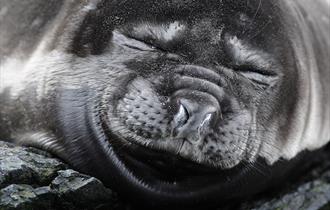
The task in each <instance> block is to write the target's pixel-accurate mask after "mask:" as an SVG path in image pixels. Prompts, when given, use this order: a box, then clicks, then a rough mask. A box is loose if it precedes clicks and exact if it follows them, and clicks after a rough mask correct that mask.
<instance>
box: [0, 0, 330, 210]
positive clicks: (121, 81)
mask: <svg viewBox="0 0 330 210" xmlns="http://www.w3.org/2000/svg"><path fill="white" fill-rule="evenodd" d="M328 11H329V4H328V3H327V1H323V0H318V1H313V2H311V1H307V0H303V1H301V0H299V1H298V0H294V1H289V2H288V1H284V0H272V1H257V0H251V1H243V0H240V1H229V0H223V1H219V0H210V1H202V0H197V1H193V0H185V1H175V0H171V1H160V0H155V1H131V0H127V1H116V0H113V1H110V0H108V1H107V0H89V1H65V0H62V1H59V0H56V1H55V0H50V1H47V2H45V1H42V0H26V1H19V0H0V62H1V63H0V138H1V139H8V140H10V141H12V142H15V143H17V144H21V145H26V146H34V147H37V148H41V149H43V150H46V151H49V152H51V153H53V154H54V155H56V156H58V157H59V158H61V159H63V160H64V161H66V162H68V163H69V164H71V165H72V167H74V168H76V169H77V170H79V171H82V172H85V173H88V174H91V175H93V176H96V177H97V178H99V179H101V180H102V181H103V182H104V183H105V184H106V185H109V186H110V187H112V188H113V189H115V190H117V191H118V192H119V193H120V194H121V195H123V196H124V197H127V199H129V200H130V201H133V202H137V203H140V204H142V205H149V206H162V207H165V206H174V205H175V206H194V205H196V204H198V205H206V204H207V205H214V204H215V203H217V202H220V201H224V200H228V199H232V198H238V197H246V196H251V195H252V194H255V193H257V192H260V191H262V190H264V189H267V188H268V187H270V186H271V185H274V184H276V183H281V182H283V180H285V179H287V178H288V177H290V176H291V173H292V171H293V170H296V168H297V166H299V165H301V161H303V160H305V159H304V157H306V156H305V155H304V154H305V151H314V150H316V149H319V148H321V147H323V146H324V145H325V144H326V143H327V142H328V141H329V140H330V132H329V127H330V108H329V107H330V64H329V52H330V41H329V38H328V33H329V30H330V23H329V21H330V17H329V12H328ZM128 197H129V198H128Z"/></svg>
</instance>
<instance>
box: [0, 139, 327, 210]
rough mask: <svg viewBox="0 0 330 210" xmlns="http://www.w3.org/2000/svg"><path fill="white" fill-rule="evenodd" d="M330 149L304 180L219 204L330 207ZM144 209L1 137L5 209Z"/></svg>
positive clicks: (1, 205)
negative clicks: (269, 192)
mask: <svg viewBox="0 0 330 210" xmlns="http://www.w3.org/2000/svg"><path fill="white" fill-rule="evenodd" d="M329 160H330V153H329V149H328V150H326V151H325V152H324V154H323V153H322V154H320V157H319V160H318V161H316V162H315V164H314V167H313V168H312V170H310V171H309V172H308V173H306V174H304V176H302V177H301V178H300V179H298V180H295V181H294V182H291V183H290V184H288V185H286V186H285V187H283V188H284V189H282V190H280V191H278V192H276V193H272V194H271V195H268V196H267V195H266V196H264V195H258V196H256V197H255V198H253V199H252V200H250V201H248V202H242V203H241V204H236V203H235V206H224V207H220V208H216V209H226V210H232V209H239V210H246V209H253V210H273V209H274V210H295V209H299V210H300V209H301V210H326V209H330V161H329ZM9 209H24V210H30V209H31V210H38V209H47V210H48V209H49V210H58V209H68V210H69V209H70V210H78V209H98V210H99V209H116V210H119V209H132V210H134V209H138V208H134V207H132V206H130V205H129V204H123V203H122V202H121V201H120V199H118V198H117V196H116V193H114V192H113V191H112V190H111V189H108V188H106V187H105V186H104V185H103V184H102V183H101V182H100V181H99V180H98V179H96V178H93V177H90V176H88V175H84V174H81V173H79V172H77V171H74V170H72V169H69V167H68V166H67V165H66V164H64V163H62V162H61V161H60V160H58V159H56V158H53V157H52V156H51V155H50V154H48V153H47V152H44V151H40V150H38V149H33V148H25V147H19V146H14V145H12V144H9V143H4V142H0V210H9Z"/></svg>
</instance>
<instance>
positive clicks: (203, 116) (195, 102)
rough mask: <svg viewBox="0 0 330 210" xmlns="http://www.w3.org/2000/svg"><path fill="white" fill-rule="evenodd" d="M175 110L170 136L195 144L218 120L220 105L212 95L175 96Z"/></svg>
mask: <svg viewBox="0 0 330 210" xmlns="http://www.w3.org/2000/svg"><path fill="white" fill-rule="evenodd" d="M176 103H177V104H176V105H177V106H176V107H177V109H176V110H177V111H176V113H175V114H174V117H173V120H172V124H171V127H172V132H171V136H172V138H174V139H185V140H187V141H189V142H190V143H192V144H196V143H198V142H200V141H201V140H203V139H204V137H205V135H206V134H208V133H209V131H210V130H212V129H213V128H214V126H215V124H216V123H217V121H218V118H219V114H220V107H219V104H218V102H217V101H216V100H215V99H214V98H213V97H212V96H209V95H207V96H204V95H200V94H199V95H195V97H178V98H176Z"/></svg>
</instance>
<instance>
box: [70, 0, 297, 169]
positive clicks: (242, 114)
mask: <svg viewBox="0 0 330 210" xmlns="http://www.w3.org/2000/svg"><path fill="white" fill-rule="evenodd" d="M109 4H111V3H109ZM173 4H174V3H173ZM124 5H126V4H124ZM102 6H103V7H104V8H116V10H115V9H113V10H112V9H111V11H108V10H107V9H104V10H103V12H104V13H105V14H110V17H109V16H107V17H106V18H105V20H106V21H108V22H112V23H113V25H108V26H107V27H111V28H112V29H111V32H109V31H108V30H106V32H105V33H111V38H109V43H107V47H106V48H105V49H103V52H102V54H107V56H108V61H107V62H109V63H110V67H109V68H110V69H109V71H114V69H115V71H118V72H120V74H119V73H118V74H117V75H114V77H116V82H115V87H113V86H112V85H113V84H110V86H111V88H110V89H111V91H110V92H107V96H106V97H104V101H103V105H104V106H103V107H105V108H104V109H103V110H102V111H103V113H102V116H103V117H102V118H103V121H104V122H105V123H104V124H103V126H104V128H103V129H105V130H107V132H108V133H107V134H108V135H110V136H111V137H110V143H111V144H119V145H125V146H126V147H127V148H128V150H130V153H133V156H135V155H136V153H139V152H138V151H140V150H146V151H158V152H159V153H160V154H162V155H164V156H165V157H166V158H165V159H158V158H155V159H154V160H150V159H153V157H148V156H147V157H144V158H145V159H147V160H148V161H147V162H148V163H147V164H149V163H150V164H152V165H155V166H157V167H158V166H159V167H163V166H168V165H171V166H174V167H175V168H178V169H179V168H180V169H181V168H182V166H180V165H178V166H176V163H177V159H184V160H188V161H190V162H192V163H194V164H196V165H201V166H207V167H211V168H215V169H229V168H233V167H234V166H236V165H238V164H239V163H240V162H242V161H246V162H253V161H254V160H255V159H256V157H257V156H258V152H260V150H261V148H262V146H263V144H265V145H266V147H268V148H269V147H270V148H272V150H269V151H268V152H270V153H272V152H277V151H275V150H276V145H277V143H275V142H272V141H273V140H274V139H275V138H278V136H276V137H273V136H272V134H273V131H272V130H270V129H268V128H270V127H273V126H268V125H267V123H273V122H271V119H273V118H274V115H281V113H283V114H285V115H286V114H287V113H286V111H287V110H285V109H288V108H289V107H290V103H291V102H292V101H294V100H293V99H291V98H294V96H290V98H288V96H287V95H286V94H283V93H285V90H283V89H281V88H284V87H283V86H284V85H283V83H285V80H288V81H290V83H291V85H292V89H294V86H295V80H294V78H293V75H294V72H293V70H292V69H285V70H284V69H283V68H282V66H283V64H285V65H286V66H287V62H288V59H287V55H289V53H290V52H288V51H289V50H288V49H287V48H285V47H283V48H281V47H280V46H284V45H283V42H286V41H287V40H285V39H284V38H283V34H281V30H280V29H279V23H278V22H277V21H276V20H278V17H277V16H276V15H275V14H274V12H275V10H276V7H275V6H274V5H269V4H267V5H264V8H263V7H261V5H259V7H257V6H258V5H248V6H246V5H245V3H244V4H242V5H239V4H237V3H229V2H227V3H222V4H221V3H216V2H214V3H212V4H207V5H202V3H196V5H194V4H192V5H190V6H188V8H187V7H183V8H182V9H181V8H180V7H179V6H175V9H176V10H177V11H175V10H174V11H172V10H173V6H174V5H171V4H170V5H168V6H164V5H163V4H160V5H158V4H157V3H150V2H149V3H146V5H143V4H142V3H139V4H138V5H135V4H134V3H127V5H126V6H122V5H121V6H120V8H117V7H116V5H108V4H104V5H102ZM153 6H154V7H155V8H157V9H155V10H151V11H148V14H144V8H146V7H153ZM210 6H211V7H210ZM127 8H128V9H127ZM132 8H138V10H137V11H135V12H134V16H136V17H138V18H135V19H132V17H127V14H129V12H130V9H132ZM200 8H203V10H202V11H201V10H200ZM244 8H245V9H244ZM113 13H115V14H114V15H113ZM122 14H125V15H122ZM98 18H102V17H98ZM103 18H104V17H103ZM115 18H116V19H115ZM102 21H104V20H99V19H98V23H97V25H101V24H100V23H104V22H102ZM116 21H117V22H119V23H117V24H115V22H116ZM93 23H94V24H95V22H93ZM103 27H104V26H103ZM103 31H104V28H103V30H102V28H101V29H100V28H98V30H97V33H103ZM90 33H91V32H90ZM82 37H83V36H82ZM101 37H103V36H101ZM80 42H84V41H83V40H79V39H78V40H77V41H76V42H75V44H76V46H79V43H80ZM89 44H90V46H89V47H90V48H86V47H85V48H84V47H81V48H78V49H74V50H76V52H77V53H80V54H83V53H84V52H86V51H88V52H91V51H92V52H93V51H95V50H93V42H90V43H89ZM85 46H86V45H85ZM96 46H98V45H96ZM94 47H95V46H94ZM95 59H97V58H95ZM96 62H97V61H96ZM111 66H113V69H111ZM285 88H288V87H287V86H285ZM108 89H109V88H108ZM114 89H115V90H114ZM292 89H290V90H291V91H292ZM105 92H106V91H105ZM280 92H281V93H282V94H279V93H280ZM288 104H289V105H288ZM284 107H285V108H284ZM278 110H281V112H280V113H279V112H278ZM275 123H278V122H275ZM280 123H283V125H279V126H284V127H285V122H280ZM265 145H264V146H265ZM131 150H133V151H131ZM146 151H143V152H142V153H146ZM160 156H161V155H160ZM134 158H135V157H134ZM139 158H141V157H138V158H137V159H139ZM138 161H141V160H138ZM143 162H144V160H143ZM178 164H179V162H178Z"/></svg>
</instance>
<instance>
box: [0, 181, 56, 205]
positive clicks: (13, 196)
mask: <svg viewBox="0 0 330 210" xmlns="http://www.w3.org/2000/svg"><path fill="white" fill-rule="evenodd" d="M55 199H56V195H55V194H54V193H53V192H52V191H51V189H50V188H49V187H39V188H36V189H34V188H33V187H32V186H30V185H16V184H12V185H9V186H8V187H6V188H4V189H2V190H0V209H6V210H7V209H8V210H9V209H22V210H23V209H24V210H28V209H52V206H53V205H54V204H55Z"/></svg>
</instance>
